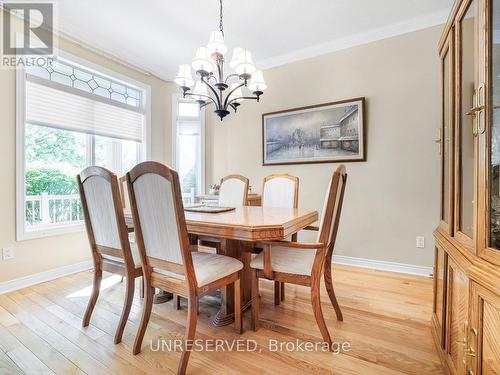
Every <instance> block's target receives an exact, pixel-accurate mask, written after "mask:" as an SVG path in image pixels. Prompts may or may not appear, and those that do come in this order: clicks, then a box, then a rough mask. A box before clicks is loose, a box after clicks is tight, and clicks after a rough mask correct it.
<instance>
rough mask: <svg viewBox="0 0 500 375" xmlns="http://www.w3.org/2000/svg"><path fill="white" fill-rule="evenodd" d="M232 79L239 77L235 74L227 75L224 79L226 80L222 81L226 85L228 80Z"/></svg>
mask: <svg viewBox="0 0 500 375" xmlns="http://www.w3.org/2000/svg"><path fill="white" fill-rule="evenodd" d="M232 77H239V75H238V74H236V73H233V74H230V75H228V76H227V77H226V79H225V80H224V83H227V81H228V80H229V78H232Z"/></svg>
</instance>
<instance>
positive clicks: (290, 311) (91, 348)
mask: <svg viewBox="0 0 500 375" xmlns="http://www.w3.org/2000/svg"><path fill="white" fill-rule="evenodd" d="M103 279H104V280H103V287H104V288H105V289H104V290H103V291H102V292H101V295H100V299H99V301H98V303H97V306H96V309H95V311H94V315H93V316H92V320H91V324H90V326H89V327H87V328H82V326H81V322H82V317H83V314H84V312H85V307H86V304H87V301H88V298H89V295H90V288H91V284H92V278H91V273H90V272H82V273H78V274H75V275H71V276H68V277H64V278H61V279H58V280H53V281H50V282H46V283H43V284H39V285H35V286H32V287H30V288H26V289H23V290H19V291H16V292H12V293H9V294H5V295H1V296H0V374H9V375H10V374H22V373H26V374H64V375H66V374H84V373H86V374H91V375H98V374H117V373H119V374H160V373H162V374H163V373H175V372H176V370H177V365H178V362H179V358H180V353H179V352H168V351H155V349H156V348H157V344H158V339H160V338H161V339H163V340H165V342H166V343H168V342H169V341H168V340H170V339H179V338H182V337H184V330H185V323H186V314H187V309H186V305H185V301H183V303H182V309H181V310H179V311H177V310H175V309H174V308H173V305H172V302H168V303H165V304H162V305H155V306H154V307H153V314H152V317H151V321H150V323H149V327H148V330H147V332H146V336H145V338H144V344H143V347H142V353H141V354H139V355H137V356H134V355H132V345H133V342H134V338H135V333H136V329H137V326H138V323H139V320H140V312H141V300H140V298H139V293H138V288H136V296H135V298H134V303H133V306H132V311H131V313H130V317H129V322H128V324H127V327H126V329H125V333H124V339H123V342H122V343H121V344H118V345H114V344H113V336H114V333H115V329H116V325H117V324H118V321H119V318H120V313H121V307H122V302H123V296H124V284H123V283H120V278H119V276H113V275H110V274H105V276H104V278H103ZM333 280H334V286H335V288H336V289H335V290H336V292H337V297H338V300H339V303H340V305H341V308H342V311H343V314H344V322H337V320H336V318H335V311H334V310H333V307H332V306H331V305H330V301H329V299H328V295H327V293H326V290H322V293H321V296H322V305H323V312H324V314H325V320H326V322H327V325H328V327H329V330H330V334H331V335H332V338H333V341H334V342H336V343H343V342H348V343H349V344H350V350H349V351H345V352H342V353H341V354H333V353H325V352H300V351H293V352H288V351H280V352H277V351H272V350H270V349H273V347H272V346H270V343H269V341H268V339H269V338H272V339H276V340H278V341H282V342H290V343H293V344H295V343H296V340H297V339H298V340H299V342H319V341H320V340H321V334H320V332H319V329H318V328H317V325H316V322H315V320H314V316H313V313H312V308H311V303H310V300H309V298H310V297H309V288H303V287H300V286H293V285H288V284H287V286H286V288H287V289H286V301H285V302H282V303H281V305H279V306H276V305H274V302H273V301H274V300H273V291H274V286H273V284H272V282H269V281H261V293H262V299H261V313H260V319H261V320H260V322H261V325H260V326H261V328H260V330H259V331H258V332H253V331H251V330H250V311H246V312H245V314H244V327H245V332H244V334H243V335H242V336H239V335H237V334H236V333H235V331H234V327H233V326H232V325H230V326H226V327H222V328H215V327H212V326H211V325H210V324H209V322H210V318H209V317H210V316H211V315H212V314H213V313H215V312H216V311H217V305H216V301H215V299H214V298H210V297H208V298H206V299H204V300H202V302H201V304H200V305H201V306H200V316H199V319H198V327H197V336H196V339H202V340H207V341H205V344H206V346H207V347H208V349H209V350H205V351H200V352H199V351H195V352H193V353H192V354H191V358H190V361H189V365H188V370H187V372H188V373H189V374H208V373H210V374H245V373H248V374H262V373H267V374H271V373H272V374H296V373H303V374H307V373H314V374H342V375H349V374H363V375H367V374H368V375H371V374H383V375H393V374H394V375H395V374H414V375H427V374H442V368H441V364H440V362H439V359H438V356H437V354H436V353H435V349H434V344H433V342H432V337H431V331H430V322H429V321H430V317H431V309H432V280H431V279H429V278H423V277H416V276H407V275H401V274H396V273H388V272H381V271H373V270H366V269H361V268H353V267H347V266H338V265H336V266H335V267H334V270H333ZM211 339H221V340H224V339H226V340H228V341H227V345H230V344H231V340H233V339H244V340H247V341H246V343H247V344H248V345H249V347H250V349H252V350H253V349H254V343H256V345H257V347H256V350H255V351H252V352H238V351H235V350H233V351H231V352H228V350H227V345H226V346H225V348H226V351H220V350H219V351H216V350H215V346H214V345H215V344H214V343H213V342H210V341H209V340H211ZM150 342H152V343H153V344H152V345H150ZM289 345H291V344H289ZM345 348H346V347H345Z"/></svg>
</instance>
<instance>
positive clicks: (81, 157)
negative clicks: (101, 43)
mask: <svg viewBox="0 0 500 375" xmlns="http://www.w3.org/2000/svg"><path fill="white" fill-rule="evenodd" d="M17 74H18V76H17V111H18V112H17V239H18V240H22V239H29V238H36V237H42V236H48V235H54V234H60V233H65V232H70V231H77V230H82V229H83V212H82V208H81V204H80V198H79V194H78V186H77V182H76V175H77V174H78V173H80V171H81V170H82V169H83V168H85V167H86V166H89V165H100V166H103V167H105V168H108V169H110V170H111V171H113V172H114V173H116V174H117V175H118V176H122V175H123V174H125V173H126V172H127V171H128V170H130V169H131V168H132V167H133V166H134V165H135V164H137V163H138V162H140V161H142V160H144V159H145V158H146V157H147V151H148V147H147V144H148V133H149V131H148V129H149V117H150V116H149V113H150V111H149V95H150V90H149V88H148V87H147V86H145V85H142V84H140V83H138V82H135V81H133V80H131V79H129V78H126V77H121V76H119V75H118V74H115V73H112V72H107V71H106V70H105V69H104V68H101V67H95V66H93V65H92V64H90V63H87V62H84V61H81V60H79V59H77V58H75V57H70V56H68V57H66V55H64V56H62V57H59V58H58V59H57V60H56V61H54V62H53V63H52V64H51V65H50V66H46V67H27V68H26V70H21V69H19V70H18V72H17Z"/></svg>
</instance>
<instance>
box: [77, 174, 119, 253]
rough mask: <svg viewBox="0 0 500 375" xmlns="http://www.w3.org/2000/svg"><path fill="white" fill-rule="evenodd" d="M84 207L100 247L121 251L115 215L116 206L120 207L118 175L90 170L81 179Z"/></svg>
mask: <svg viewBox="0 0 500 375" xmlns="http://www.w3.org/2000/svg"><path fill="white" fill-rule="evenodd" d="M78 181H79V187H80V194H82V195H83V196H82V198H83V199H82V205H83V210H84V214H85V216H86V218H87V220H86V225H87V226H88V227H89V228H87V230H90V231H91V234H92V236H93V238H94V242H95V244H96V245H98V246H104V247H109V248H113V249H122V244H121V240H120V232H119V227H118V221H117V216H116V209H117V207H116V204H118V205H121V204H120V197H119V193H118V189H116V191H115V193H116V194H118V196H114V194H113V187H116V188H117V187H118V183H117V178H116V176H115V175H114V174H113V173H111V172H110V171H108V170H106V169H104V168H101V167H88V168H86V169H84V170H83V171H82V172H81V173H80V175H79V176H78Z"/></svg>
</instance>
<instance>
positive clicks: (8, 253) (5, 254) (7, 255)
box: [2, 247, 14, 260]
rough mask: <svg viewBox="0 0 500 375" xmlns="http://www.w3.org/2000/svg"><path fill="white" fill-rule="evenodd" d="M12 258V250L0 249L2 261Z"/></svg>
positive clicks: (7, 248) (9, 248) (8, 248)
mask: <svg viewBox="0 0 500 375" xmlns="http://www.w3.org/2000/svg"><path fill="white" fill-rule="evenodd" d="M12 258H14V248H12V247H4V248H2V259H3V260H8V259H12Z"/></svg>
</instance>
